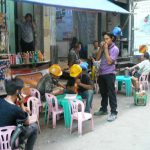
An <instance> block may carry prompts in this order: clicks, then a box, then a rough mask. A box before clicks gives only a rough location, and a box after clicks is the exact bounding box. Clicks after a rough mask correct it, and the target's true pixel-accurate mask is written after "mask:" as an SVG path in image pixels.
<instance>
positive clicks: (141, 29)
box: [133, 1, 150, 55]
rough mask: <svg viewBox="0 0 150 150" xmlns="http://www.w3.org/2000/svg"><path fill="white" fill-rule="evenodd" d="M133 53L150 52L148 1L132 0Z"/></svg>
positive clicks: (149, 2) (149, 6)
mask: <svg viewBox="0 0 150 150" xmlns="http://www.w3.org/2000/svg"><path fill="white" fill-rule="evenodd" d="M134 7H135V9H134V28H133V29H134V55H139V54H142V53H141V52H145V51H148V52H149V53H150V1H140V2H134Z"/></svg>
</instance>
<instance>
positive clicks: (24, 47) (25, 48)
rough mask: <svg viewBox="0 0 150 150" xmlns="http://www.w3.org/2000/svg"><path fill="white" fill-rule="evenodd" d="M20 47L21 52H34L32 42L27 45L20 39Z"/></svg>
mask: <svg viewBox="0 0 150 150" xmlns="http://www.w3.org/2000/svg"><path fill="white" fill-rule="evenodd" d="M20 46H21V50H22V52H25V53H26V52H27V51H28V52H29V51H34V42H30V43H27V42H25V41H24V40H22V39H21V41H20Z"/></svg>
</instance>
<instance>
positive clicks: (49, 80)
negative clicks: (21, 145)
mask: <svg viewBox="0 0 150 150" xmlns="http://www.w3.org/2000/svg"><path fill="white" fill-rule="evenodd" d="M49 73H50V74H46V75H44V76H43V77H42V78H41V79H40V81H39V82H38V85H37V89H38V90H39V92H40V93H41V97H42V101H45V93H51V94H53V95H58V94H62V93H64V90H54V88H55V86H60V87H63V88H64V86H63V85H62V84H60V83H59V82H58V78H59V77H60V76H61V75H62V69H61V67H60V66H59V65H58V64H53V65H52V66H51V67H50V68H49Z"/></svg>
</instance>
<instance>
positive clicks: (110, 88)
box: [99, 74, 117, 114]
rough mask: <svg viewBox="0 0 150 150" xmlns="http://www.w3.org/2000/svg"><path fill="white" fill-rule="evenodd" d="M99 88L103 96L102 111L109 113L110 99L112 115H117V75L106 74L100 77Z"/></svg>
mask: <svg viewBox="0 0 150 150" xmlns="http://www.w3.org/2000/svg"><path fill="white" fill-rule="evenodd" d="M99 88H100V93H101V96H102V101H101V108H100V110H101V111H105V112H106V111H107V106H108V98H109V105H110V108H111V113H113V114H117V111H116V109H117V98H116V93H115V75H114V74H106V75H100V76H99Z"/></svg>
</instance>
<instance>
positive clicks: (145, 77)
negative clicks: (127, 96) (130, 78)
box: [139, 74, 149, 90]
mask: <svg viewBox="0 0 150 150" xmlns="http://www.w3.org/2000/svg"><path fill="white" fill-rule="evenodd" d="M148 78H149V74H146V75H143V74H142V75H141V76H140V78H139V85H142V90H146V88H147V89H148V90H149V83H148Z"/></svg>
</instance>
